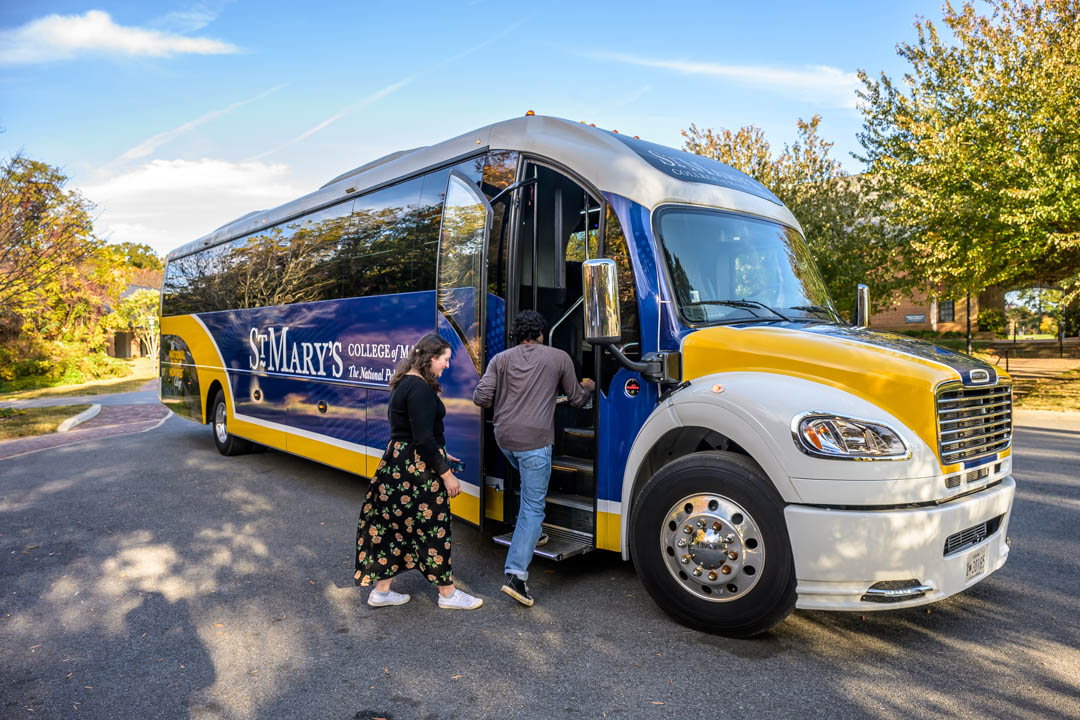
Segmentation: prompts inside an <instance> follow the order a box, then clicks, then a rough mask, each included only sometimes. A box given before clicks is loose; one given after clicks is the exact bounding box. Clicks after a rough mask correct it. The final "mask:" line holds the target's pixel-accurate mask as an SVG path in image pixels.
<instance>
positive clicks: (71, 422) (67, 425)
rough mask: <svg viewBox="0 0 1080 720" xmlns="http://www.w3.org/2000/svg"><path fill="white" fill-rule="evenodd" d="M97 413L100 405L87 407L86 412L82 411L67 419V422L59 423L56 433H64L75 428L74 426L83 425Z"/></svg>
mask: <svg viewBox="0 0 1080 720" xmlns="http://www.w3.org/2000/svg"><path fill="white" fill-rule="evenodd" d="M99 412H101V406H100V405H91V406H90V407H88V408H87V409H86V410H83V411H82V412H81V413H79V414H78V415H76V416H75V417H69V418H68V419H67V420H65V421H64V422H62V423H60V427H58V428H56V432H58V433H65V432H67V431H68V430H70V429H71V428H73V427H75V426H76V425H79V424H80V423H84V422H86V421H87V420H89V419H91V418H92V417H94V416H96V415H97V414H98V413H99Z"/></svg>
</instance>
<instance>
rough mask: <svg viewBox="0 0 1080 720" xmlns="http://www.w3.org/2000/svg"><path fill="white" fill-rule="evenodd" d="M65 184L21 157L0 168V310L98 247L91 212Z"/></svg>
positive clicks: (16, 304)
mask: <svg viewBox="0 0 1080 720" xmlns="http://www.w3.org/2000/svg"><path fill="white" fill-rule="evenodd" d="M66 184H67V176H66V175H64V174H63V173H62V172H61V171H60V170H59V169H57V168H54V167H52V166H50V165H47V164H45V163H42V162H38V161H36V160H30V159H28V158H25V157H23V156H21V155H15V156H13V157H10V158H8V160H7V161H6V162H5V163H4V164H3V165H2V166H0V308H3V309H4V310H6V311H8V312H9V313H10V312H12V311H16V312H17V311H18V310H19V309H20V308H24V307H25V305H26V303H28V302H32V301H33V300H34V293H35V292H36V291H39V290H41V289H42V288H43V287H45V286H46V285H48V284H49V283H53V282H55V281H56V280H57V279H58V277H59V276H60V275H61V274H62V273H63V272H64V270H65V269H66V268H71V267H72V266H74V265H77V264H78V263H80V262H82V261H83V260H84V259H86V258H87V257H89V256H90V255H91V254H92V253H93V252H94V251H95V250H96V249H97V248H98V247H99V246H100V242H99V241H97V240H96V239H95V238H94V237H93V225H92V222H91V218H90V211H91V209H92V207H93V206H92V205H91V204H90V203H89V202H88V201H87V200H86V199H85V198H83V197H82V196H81V195H80V194H79V193H78V192H77V191H74V190H65V189H64V186H65V185H66Z"/></svg>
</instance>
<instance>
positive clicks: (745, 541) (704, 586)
mask: <svg viewBox="0 0 1080 720" xmlns="http://www.w3.org/2000/svg"><path fill="white" fill-rule="evenodd" d="M660 552H661V553H662V554H663V557H664V562H665V564H666V565H667V568H668V571H669V572H671V575H672V576H673V577H674V578H675V580H676V581H678V583H679V585H680V586H681V587H682V588H683V589H684V590H686V591H687V592H689V593H690V594H692V595H694V596H695V597H698V598H701V599H702V600H709V601H711V602H725V601H728V600H735V599H737V598H740V597H742V596H744V595H746V593H748V592H750V590H751V589H753V587H754V586H755V585H756V584H757V582H758V579H759V578H760V577H761V570H762V568H763V567H764V565H765V544H764V542H763V541H762V537H761V531H760V530H759V529H758V526H757V523H756V522H755V521H754V518H753V517H751V516H750V514H749V513H748V512H746V510H745V509H743V508H742V507H741V506H740V505H739V504H738V503H736V502H734V501H732V500H730V499H729V498H726V497H724V496H723V495H714V494H711V493H702V494H699V495H689V496H687V497H685V498H683V499H682V500H680V501H679V502H677V503H675V504H674V505H672V506H671V509H669V510H668V512H667V514H666V515H665V516H664V520H663V525H662V526H661V528H660Z"/></svg>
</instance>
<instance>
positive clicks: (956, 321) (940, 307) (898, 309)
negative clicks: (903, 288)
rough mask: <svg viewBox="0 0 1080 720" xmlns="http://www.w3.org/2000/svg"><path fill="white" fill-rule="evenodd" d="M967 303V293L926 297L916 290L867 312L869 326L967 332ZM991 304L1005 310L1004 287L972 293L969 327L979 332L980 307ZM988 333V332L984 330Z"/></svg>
mask: <svg viewBox="0 0 1080 720" xmlns="http://www.w3.org/2000/svg"><path fill="white" fill-rule="evenodd" d="M967 308H968V303H967V297H966V296H963V295H962V296H960V297H959V298H955V299H952V300H947V299H934V298H930V297H927V293H925V292H916V293H915V295H914V297H912V298H905V299H904V300H903V301H901V302H900V303H899V304H898V305H894V306H893V307H891V308H888V309H886V310H882V311H880V312H876V313H874V314H873V315H871V316H870V327H872V328H874V329H876V330H893V331H895V332H901V331H904V330H925V331H930V332H938V333H945V332H958V333H966V332H967V321H968V309H967ZM982 308H994V309H997V310H1000V311H1001V312H1002V313H1004V312H1005V291H1004V290H1000V289H996V288H993V289H990V290H987V291H985V292H982V293H979V294H978V295H972V296H971V331H972V333H973V334H974V333H976V332H978V329H979V324H978V317H979V310H980V309H982ZM985 334H986V335H987V336H989V333H985Z"/></svg>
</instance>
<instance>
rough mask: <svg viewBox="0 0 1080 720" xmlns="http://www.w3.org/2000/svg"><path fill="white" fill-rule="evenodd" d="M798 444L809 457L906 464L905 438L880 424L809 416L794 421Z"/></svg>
mask: <svg viewBox="0 0 1080 720" xmlns="http://www.w3.org/2000/svg"><path fill="white" fill-rule="evenodd" d="M791 435H792V437H793V438H794V439H795V444H796V445H797V446H798V447H799V449H800V450H802V451H803V452H804V453H806V454H807V455H813V456H814V457H821V458H831V459H834V460H906V459H907V458H909V457H911V451H910V450H908V447H907V445H906V444H905V443H904V440H903V438H901V437H900V434H899V433H897V432H896V431H895V430H893V429H892V428H890V427H888V426H886V425H882V424H881V423H876V422H871V421H869V420H860V419H858V418H850V417H843V416H840V415H830V414H829V413H823V412H810V413H803V414H802V415H797V416H796V417H795V418H794V419H793V420H792V421H791Z"/></svg>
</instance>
